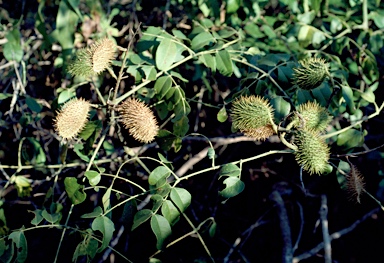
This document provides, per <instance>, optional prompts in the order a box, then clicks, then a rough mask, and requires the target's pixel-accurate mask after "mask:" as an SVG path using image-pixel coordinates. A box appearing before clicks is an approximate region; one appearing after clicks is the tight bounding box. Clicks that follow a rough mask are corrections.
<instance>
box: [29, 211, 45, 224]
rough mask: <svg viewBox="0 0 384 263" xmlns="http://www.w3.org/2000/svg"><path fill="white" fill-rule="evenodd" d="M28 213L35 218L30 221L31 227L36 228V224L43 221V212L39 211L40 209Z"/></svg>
mask: <svg viewBox="0 0 384 263" xmlns="http://www.w3.org/2000/svg"><path fill="white" fill-rule="evenodd" d="M30 212H32V213H33V214H34V215H35V217H34V218H33V219H32V221H31V224H32V225H35V226H37V225H38V224H40V223H41V221H43V219H44V218H43V215H42V213H43V210H41V209H36V210H35V211H30Z"/></svg>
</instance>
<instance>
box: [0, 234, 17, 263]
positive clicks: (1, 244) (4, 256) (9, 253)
mask: <svg viewBox="0 0 384 263" xmlns="http://www.w3.org/2000/svg"><path fill="white" fill-rule="evenodd" d="M0 249H1V251H0V252H2V253H1V254H0V260H1V261H2V262H4V263H11V262H13V261H12V259H14V253H15V248H14V246H13V245H9V244H8V242H7V243H6V240H5V239H0Z"/></svg>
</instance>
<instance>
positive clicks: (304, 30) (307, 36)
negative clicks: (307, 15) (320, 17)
mask: <svg viewBox="0 0 384 263" xmlns="http://www.w3.org/2000/svg"><path fill="white" fill-rule="evenodd" d="M315 31H316V29H315V28H314V27H312V26H308V25H303V26H301V27H300V30H299V34H298V36H297V39H298V40H299V42H300V44H302V45H303V46H304V47H306V46H308V45H309V44H311V43H312V38H313V35H314V32H315Z"/></svg>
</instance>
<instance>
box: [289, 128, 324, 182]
mask: <svg viewBox="0 0 384 263" xmlns="http://www.w3.org/2000/svg"><path fill="white" fill-rule="evenodd" d="M295 144H296V145H297V151H296V152H295V158H296V161H297V163H298V164H299V165H300V166H302V167H303V169H304V170H305V171H307V172H309V173H310V174H322V173H325V172H326V171H327V168H328V160H329V147H328V145H327V144H326V143H325V141H324V140H323V139H322V138H321V137H320V135H319V133H317V132H316V131H313V130H300V131H298V133H297V134H296V136H295Z"/></svg>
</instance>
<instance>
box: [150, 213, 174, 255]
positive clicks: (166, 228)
mask: <svg viewBox="0 0 384 263" xmlns="http://www.w3.org/2000/svg"><path fill="white" fill-rule="evenodd" d="M151 228H152V231H153V233H154V234H155V236H156V239H157V243H156V248H157V249H159V250H161V249H163V248H164V246H165V242H166V240H167V238H168V237H169V236H170V235H171V234H172V230H171V226H170V224H169V222H168V220H167V219H166V218H165V217H163V216H161V215H153V216H152V218H151Z"/></svg>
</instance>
